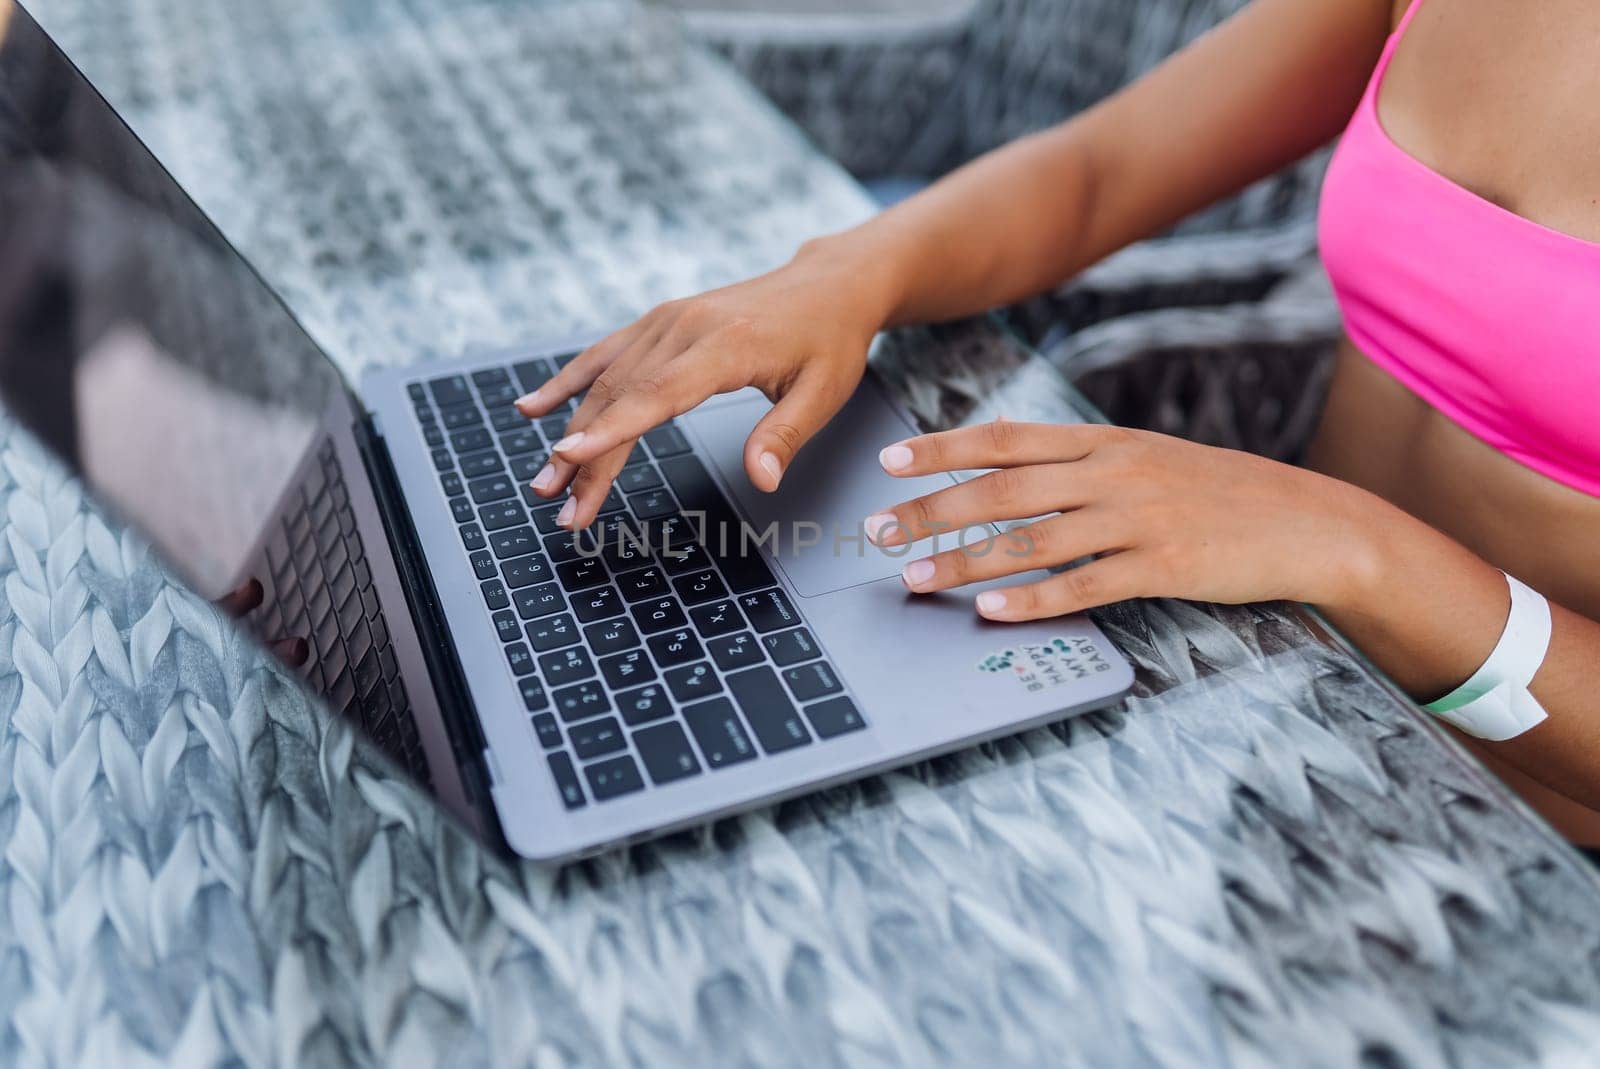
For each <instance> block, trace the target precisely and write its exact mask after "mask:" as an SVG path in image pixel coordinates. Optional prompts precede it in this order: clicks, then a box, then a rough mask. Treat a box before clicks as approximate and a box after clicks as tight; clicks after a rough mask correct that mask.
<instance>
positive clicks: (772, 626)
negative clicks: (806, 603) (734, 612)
mask: <svg viewBox="0 0 1600 1069" xmlns="http://www.w3.org/2000/svg"><path fill="white" fill-rule="evenodd" d="M739 608H741V609H743V610H744V614H745V616H746V618H748V619H749V621H750V625H751V626H752V627H754V628H755V629H756V630H757V631H760V632H761V633H762V634H765V633H766V632H768V631H776V630H778V629H779V628H782V627H793V626H794V625H795V624H798V623H800V614H799V613H797V612H795V611H794V605H793V604H791V603H790V601H789V595H787V594H785V593H784V592H783V591H781V590H778V589H777V588H773V589H772V590H763V591H760V592H759V593H756V594H745V595H743V596H741V597H740V598H739Z"/></svg>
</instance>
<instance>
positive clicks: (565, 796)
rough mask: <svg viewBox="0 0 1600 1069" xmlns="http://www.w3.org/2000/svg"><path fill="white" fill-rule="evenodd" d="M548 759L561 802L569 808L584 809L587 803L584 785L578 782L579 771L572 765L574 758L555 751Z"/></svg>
mask: <svg viewBox="0 0 1600 1069" xmlns="http://www.w3.org/2000/svg"><path fill="white" fill-rule="evenodd" d="M546 760H548V761H549V762H550V775H551V776H553V777H554V778H555V781H556V791H557V793H559V794H560V795H561V803H562V804H563V805H565V806H566V807H567V808H568V809H582V808H583V807H584V805H585V804H586V802H585V799H584V797H583V785H582V784H580V783H579V782H578V772H577V770H576V769H574V768H573V767H572V758H570V757H568V756H567V755H566V754H564V753H553V754H550V755H549V757H548V758H546Z"/></svg>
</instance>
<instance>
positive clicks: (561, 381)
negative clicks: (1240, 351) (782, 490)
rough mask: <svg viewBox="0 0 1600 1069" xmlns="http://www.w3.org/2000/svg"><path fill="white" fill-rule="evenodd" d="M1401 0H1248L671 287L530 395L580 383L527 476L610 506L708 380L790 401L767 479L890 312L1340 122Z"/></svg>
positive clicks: (952, 298)
mask: <svg viewBox="0 0 1600 1069" xmlns="http://www.w3.org/2000/svg"><path fill="white" fill-rule="evenodd" d="M1390 14H1391V12H1390V2H1389V0H1256V2H1255V3H1253V4H1251V5H1250V7H1248V8H1247V9H1246V10H1245V11H1243V12H1241V13H1240V14H1238V15H1236V16H1235V17H1234V18H1232V19H1230V20H1229V21H1228V22H1226V23H1225V24H1223V25H1222V26H1220V27H1218V28H1217V29H1215V30H1213V31H1212V32H1211V33H1209V34H1207V35H1206V36H1205V37H1203V38H1201V39H1200V40H1199V41H1196V42H1195V43H1194V44H1192V45H1190V46H1189V47H1188V48H1187V49H1185V50H1184V51H1183V52H1181V53H1179V54H1178V55H1177V56H1174V57H1173V58H1171V59H1169V60H1168V61H1167V62H1166V63H1164V64H1162V65H1161V66H1160V67H1159V68H1158V69H1156V70H1155V71H1154V72H1152V73H1151V74H1150V75H1148V76H1146V77H1144V78H1142V79H1140V80H1139V81H1137V82H1136V83H1134V84H1133V85H1132V86H1130V87H1128V88H1127V89H1125V90H1123V91H1122V92H1120V93H1118V94H1117V95H1115V96H1114V97H1112V98H1110V99H1108V100H1107V101H1105V102H1104V103H1102V104H1100V105H1098V106H1096V107H1094V108H1092V109H1090V110H1089V111H1087V112H1085V113H1084V114H1082V115H1080V116H1078V117H1077V118H1074V119H1072V120H1071V121H1069V122H1066V123H1064V124H1062V125H1061V126H1058V127H1056V128H1054V129H1051V130H1048V131H1046V132H1044V133H1041V134H1038V135H1035V136H1032V137H1028V138H1024V139H1022V140H1021V141H1018V142H1016V143H1015V144H1012V145H1009V146H1006V147H1004V148H1001V149H999V150H997V151H995V152H993V153H990V154H989V155H987V156H985V157H983V158H982V159H979V160H977V161H976V162H974V163H972V164H970V165H969V166H967V167H963V168H961V169H960V170H958V171H956V172H955V173H954V174H951V175H950V176H948V177H947V178H945V179H944V180H942V181H940V182H938V183H936V184H935V185H933V186H932V187H930V188H929V189H927V190H925V191H924V192H922V193H921V194H919V195H917V196H915V197H913V198H911V199H910V200H908V201H906V202H905V203H903V204H902V205H900V206H898V207H896V208H894V209H892V210H890V211H887V212H885V213H883V214H882V215H881V216H878V217H877V218H875V219H873V220H871V221H869V222H867V223H865V224H863V225H861V226H859V227H856V228H855V229H853V230H850V231H846V232H845V233H842V234H837V235H834V236H832V237H828V238H824V239H821V240H818V241H814V242H811V243H808V244H807V246H806V247H805V248H804V249H802V250H801V252H800V253H799V254H798V255H797V256H796V257H795V259H794V260H793V261H792V262H791V263H790V264H788V265H787V266H785V267H782V268H780V269H778V270H777V271H774V272H772V273H770V274H767V275H763V276H761V277H760V278H756V279H752V280H750V281H748V282H743V283H739V284H738V285H735V286H730V287H727V288H725V289H721V290H716V291H713V292H711V293H707V294H702V295H700V296H698V297H694V298H690V299H687V300H683V301H674V302H671V303H669V304H666V305H663V306H661V307H660V308H657V309H655V310H654V311H652V312H651V313H649V314H648V315H646V316H644V317H643V318H641V319H640V320H639V321H637V322H635V323H633V324H631V325H630V326H628V327H625V328H623V329H622V330H620V331H618V332H617V333H615V334H613V335H611V336H610V337H608V338H605V339H604V340H602V341H600V342H599V343H597V344H596V345H594V346H592V347H591V348H589V349H588V350H587V351H585V352H584V353H583V354H582V355H580V356H579V357H578V358H577V359H576V360H574V361H573V362H572V363H571V364H569V365H568V366H567V367H566V368H565V369H563V370H562V371H561V373H560V374H558V375H557V376H556V377H555V378H554V379H553V380H551V382H550V383H548V384H547V385H545V386H544V387H543V388H541V389H540V390H538V391H536V392H535V393H533V394H530V395H529V396H528V397H526V398H523V399H522V400H521V401H519V402H518V406H519V408H521V409H522V411H523V413H524V414H525V415H528V416H530V417H539V416H542V415H544V414H546V413H548V412H549V411H550V410H551V409H552V408H554V407H555V406H556V405H557V404H559V403H560V402H562V401H565V400H566V399H567V398H569V397H571V396H572V395H574V394H576V393H578V392H579V391H581V390H583V389H585V388H588V390H589V393H588V396H587V397H586V398H585V399H584V402H583V404H582V406H581V407H580V408H579V409H578V411H577V413H576V414H575V415H574V417H573V418H572V420H571V421H570V423H569V425H568V435H567V437H565V438H564V439H563V440H562V441H561V442H560V443H558V445H557V447H556V449H555V454H556V455H555V458H554V459H553V460H552V462H551V464H550V466H549V467H548V468H547V469H546V470H545V471H544V472H541V473H540V476H539V477H538V478H536V479H535V480H534V484H533V487H534V490H535V491H536V492H537V493H539V494H541V495H543V496H545V497H547V498H553V497H556V496H557V495H559V494H560V493H561V492H562V491H563V490H566V489H568V488H569V487H570V489H571V501H570V502H569V508H568V509H567V510H566V511H565V512H564V513H563V515H562V522H563V523H565V524H566V525H568V526H572V527H583V526H586V525H587V524H588V523H589V522H591V521H592V520H593V518H594V516H595V514H596V513H597V512H598V510H599V507H600V503H601V501H602V500H603V499H604V497H605V494H606V491H607V489H608V488H609V486H610V484H611V481H612V479H613V478H615V476H616V473H617V472H618V471H619V470H620V469H621V466H622V464H623V462H624V460H625V459H626V457H627V454H628V452H629V449H630V448H631V446H632V444H633V442H634V440H635V439H637V438H638V437H639V435H641V434H643V433H644V432H645V431H647V430H649V429H650V428H651V427H653V426H655V425H656V424H658V423H661V422H663V421H664V420H666V419H669V418H671V417H672V416H675V415H678V414H680V413H682V412H686V411H688V410H689V409H690V408H692V407H694V406H695V405H697V404H699V403H700V402H701V401H703V400H704V399H705V398H706V397H708V396H710V395H712V394H714V393H721V392H726V391H730V390H735V389H739V388H741V387H745V386H757V387H759V388H760V389H762V390H763V391H764V392H765V393H766V394H767V396H768V397H770V398H772V399H773V400H774V401H775V402H776V405H775V406H774V408H773V410H772V412H770V413H769V414H768V415H767V416H766V418H765V419H763V420H762V421H761V423H760V424H759V425H758V426H757V427H756V429H755V430H754V431H753V432H752V434H751V436H750V440H749V442H748V444H747V446H746V450H745V468H746V471H747V472H748V474H749V476H750V479H751V481H752V482H753V483H754V484H755V485H756V486H758V487H760V488H762V489H765V490H771V489H773V488H775V487H776V486H777V484H778V481H779V479H780V478H781V477H782V474H783V472H784V470H786V468H787V466H788V465H789V463H790V461H791V460H792V459H793V458H794V455H795V453H796V452H797V451H798V450H799V448H800V447H801V446H802V445H803V444H804V443H805V442H806V441H807V440H809V439H810V437H811V436H812V435H813V434H814V433H816V431H817V430H818V429H820V428H821V427H822V425H823V424H824V423H826V422H827V421H828V420H829V419H830V418H831V417H832V416H833V414H834V413H835V412H836V411H838V408H839V406H840V405H841V404H843V402H844V400H845V399H846V398H847V397H849V395H850V393H851V391H852V390H854V388H855V385H856V383H857V382H858V381H859V379H860V377H861V374H862V370H863V368H864V367H865V362H866V351H867V346H868V345H869V343H870V342H871V339H872V336H873V335H874V334H875V333H877V331H878V330H880V329H882V328H883V327H884V326H886V325H892V324H898V323H907V322H921V321H929V320H940V319H951V318H955V317H958V316H962V315H967V314H970V313H973V312H979V311H983V310H985V309H988V308H992V307H995V306H996V305H1000V304H1005V303H1008V302H1011V301H1015V300H1017V299H1019V298H1022V297H1025V296H1028V295H1030V294H1033V293H1037V292H1040V291H1041V290H1045V289H1048V288H1050V287H1053V286H1055V285H1056V284H1058V283H1060V282H1061V281H1062V280H1063V279H1065V278H1067V277H1069V276H1070V275H1072V274H1073V273H1074V272H1076V271H1078V270H1080V269H1081V268H1083V267H1085V266H1086V265H1088V264H1090V263H1093V262H1094V261H1096V260H1098V259H1100V258H1101V257H1103V256H1105V255H1106V254H1108V253H1110V252H1112V251H1114V250H1116V249H1117V248H1120V247H1121V246H1123V245H1126V244H1128V243H1129V242H1131V241H1134V240H1136V239H1138V238H1140V237H1142V236H1144V235H1147V234H1150V233H1152V232H1154V231H1158V230H1160V229H1162V228H1164V227H1166V226H1168V225H1169V224H1171V223H1172V222H1174V221H1175V220H1177V219H1179V218H1181V217H1182V216H1184V215H1185V214H1187V213H1188V212H1191V211H1193V210H1195V209H1196V208H1199V207H1201V206H1203V205H1205V204H1208V203H1210V202H1212V201H1214V200H1216V199H1218V198H1219V197H1222V196H1224V195H1226V194H1228V193H1230V192H1233V191H1235V190H1238V189H1241V188H1243V187H1244V186H1246V185H1248V184H1249V183H1250V182H1252V181H1254V180H1256V179H1258V178H1261V177H1263V176H1265V175H1267V174H1270V173H1272V172H1273V171H1275V170H1277V169H1278V168H1280V167H1282V166H1283V165H1285V164H1287V163H1289V162H1291V161H1292V160H1294V159H1296V158H1298V157H1299V156H1301V155H1303V154H1304V153H1306V152H1307V151H1309V150H1310V149H1312V148H1314V147H1316V146H1317V145H1320V144H1322V143H1324V142H1326V141H1327V140H1329V139H1330V138H1331V137H1333V136H1334V135H1335V134H1336V133H1337V132H1338V131H1339V129H1340V127H1341V125H1342V124H1343V123H1344V121H1345V120H1346V119H1347V118H1348V117H1349V115H1350V113H1351V111H1353V110H1354V108H1355V105H1356V102H1357V101H1358V100H1359V99H1360V96H1361V92H1362V87H1363V86H1364V84H1365V82H1366V79H1367V76H1368V74H1369V73H1370V71H1371V69H1372V67H1373V65H1374V63H1375V61H1376V59H1377V56H1378V54H1379V52H1380V51H1381V50H1382V46H1383V41H1384V38H1385V35H1386V33H1387V31H1388V28H1389V24H1390Z"/></svg>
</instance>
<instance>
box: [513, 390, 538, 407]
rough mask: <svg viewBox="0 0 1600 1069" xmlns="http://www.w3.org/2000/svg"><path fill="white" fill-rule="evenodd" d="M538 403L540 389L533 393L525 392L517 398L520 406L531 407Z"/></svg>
mask: <svg viewBox="0 0 1600 1069" xmlns="http://www.w3.org/2000/svg"><path fill="white" fill-rule="evenodd" d="M538 403H539V391H538V390H534V391H533V392H532V393H525V394H523V395H522V396H521V397H519V398H517V407H518V408H531V407H532V406H534V405H536V404H538Z"/></svg>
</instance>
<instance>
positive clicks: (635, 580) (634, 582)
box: [617, 568, 672, 602]
mask: <svg viewBox="0 0 1600 1069" xmlns="http://www.w3.org/2000/svg"><path fill="white" fill-rule="evenodd" d="M617 586H618V587H620V588H621V589H622V597H623V600H625V601H629V602H634V601H642V600H644V599H645V598H659V597H661V596H662V595H664V594H670V593H672V588H671V587H670V586H668V585H667V580H666V577H665V576H663V575H662V574H661V569H660V568H646V569H645V570H644V571H642V572H629V573H628V574H627V575H622V576H618V577H617Z"/></svg>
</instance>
